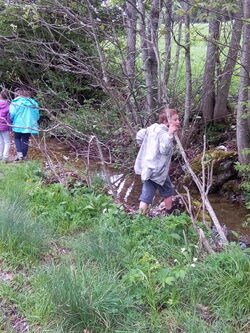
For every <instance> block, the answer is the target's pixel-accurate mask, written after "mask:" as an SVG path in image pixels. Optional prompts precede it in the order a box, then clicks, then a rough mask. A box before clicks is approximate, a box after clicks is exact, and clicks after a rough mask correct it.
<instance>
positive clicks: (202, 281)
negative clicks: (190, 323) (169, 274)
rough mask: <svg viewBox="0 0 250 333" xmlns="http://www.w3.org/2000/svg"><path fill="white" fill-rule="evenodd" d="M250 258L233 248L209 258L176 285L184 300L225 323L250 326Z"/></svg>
mask: <svg viewBox="0 0 250 333" xmlns="http://www.w3.org/2000/svg"><path fill="white" fill-rule="evenodd" d="M249 272H250V258H249V255H248V254H247V253H245V252H242V251H241V250H240V249H239V248H238V247H236V246H230V247H229V248H228V250H227V251H225V252H222V253H218V254H216V255H213V256H208V257H207V258H206V260H205V261H204V262H203V263H201V264H199V266H198V267H197V268H195V269H193V270H192V271H191V272H190V274H189V275H188V277H187V279H185V281H184V284H182V285H180V286H179V292H180V293H181V294H182V295H183V299H186V301H188V302H190V303H191V304H192V305H193V306H194V305H196V304H204V305H206V306H208V307H209V309H210V310H211V311H212V312H213V313H214V314H215V315H216V316H218V317H219V318H222V319H224V320H225V321H231V322H234V323H237V324H239V323H240V322H241V323H242V324H246V323H248V325H250V317H249V314H250V293H249V286H250V274H249Z"/></svg>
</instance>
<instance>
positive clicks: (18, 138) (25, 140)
mask: <svg viewBox="0 0 250 333" xmlns="http://www.w3.org/2000/svg"><path fill="white" fill-rule="evenodd" d="M29 139H30V133H18V132H14V140H15V146H16V151H17V153H22V154H23V157H26V156H27V153H28V148H29Z"/></svg>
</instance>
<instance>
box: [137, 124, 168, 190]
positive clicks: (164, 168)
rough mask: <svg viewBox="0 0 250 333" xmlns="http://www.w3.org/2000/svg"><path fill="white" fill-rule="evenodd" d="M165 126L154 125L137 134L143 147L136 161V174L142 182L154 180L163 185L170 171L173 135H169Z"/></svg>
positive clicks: (138, 140) (138, 141)
mask: <svg viewBox="0 0 250 333" xmlns="http://www.w3.org/2000/svg"><path fill="white" fill-rule="evenodd" d="M167 130H168V127H167V126H166V125H164V124H153V125H151V126H149V127H147V128H143V129H141V130H140V131H139V132H137V134H136V141H137V143H138V144H139V145H140V146H141V147H140V150H139V152H138V155H137V158H136V161H135V166H134V169H135V173H136V174H137V175H141V180H142V181H143V182H144V181H145V180H148V179H150V180H152V181H154V182H155V183H157V184H159V185H163V184H164V182H165V180H166V178H167V175H168V171H169V166H170V162H171V157H172V153H173V134H168V132H167Z"/></svg>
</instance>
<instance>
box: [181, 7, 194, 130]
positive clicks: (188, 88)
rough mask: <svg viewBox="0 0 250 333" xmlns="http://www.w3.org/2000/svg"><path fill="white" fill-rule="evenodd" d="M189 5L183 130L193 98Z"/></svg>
mask: <svg viewBox="0 0 250 333" xmlns="http://www.w3.org/2000/svg"><path fill="white" fill-rule="evenodd" d="M188 10H189V5H188V4H185V12H186V13H185V63H186V94H185V111H184V121H183V129H184V130H185V129H186V128H187V126H188V124H189V117H190V111H191V98H192V96H191V95H192V69H191V59H190V16H189V12H188Z"/></svg>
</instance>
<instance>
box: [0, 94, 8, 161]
mask: <svg viewBox="0 0 250 333" xmlns="http://www.w3.org/2000/svg"><path fill="white" fill-rule="evenodd" d="M8 97H9V95H8V91H7V90H2V91H1V92H0V159H1V160H3V161H5V162H8V158H9V151H10V131H11V127H10V126H8V124H11V122H10V114H9V106H10V103H9V101H8V99H9V98H8Z"/></svg>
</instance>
